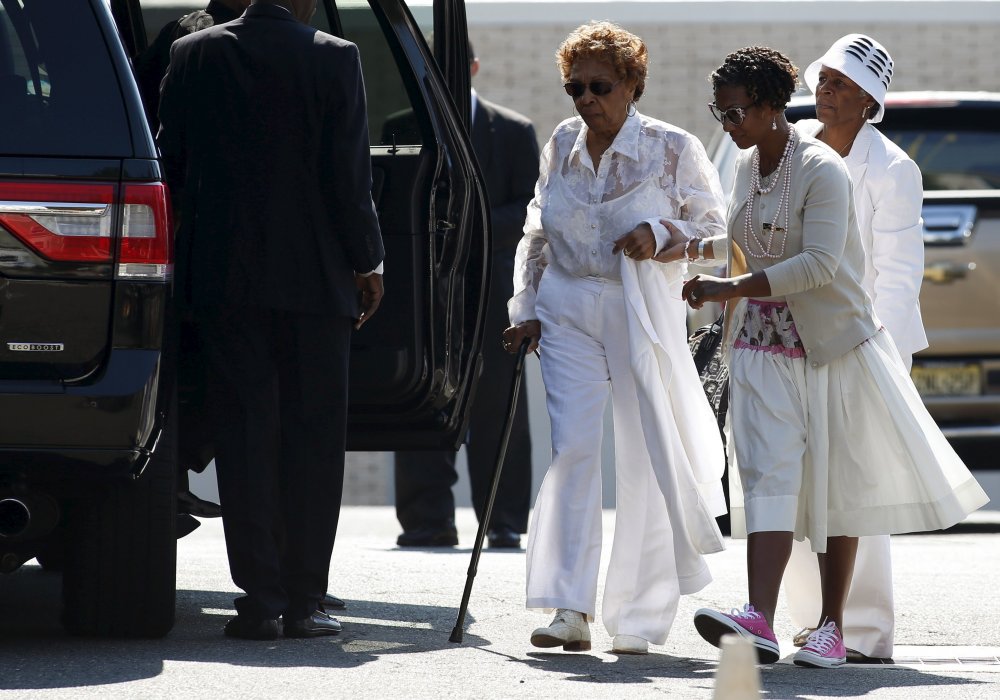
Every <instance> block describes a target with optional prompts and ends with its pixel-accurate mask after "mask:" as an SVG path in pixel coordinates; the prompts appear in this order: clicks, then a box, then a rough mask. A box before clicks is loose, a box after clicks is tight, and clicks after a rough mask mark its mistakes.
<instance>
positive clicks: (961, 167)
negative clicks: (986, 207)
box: [885, 129, 1000, 190]
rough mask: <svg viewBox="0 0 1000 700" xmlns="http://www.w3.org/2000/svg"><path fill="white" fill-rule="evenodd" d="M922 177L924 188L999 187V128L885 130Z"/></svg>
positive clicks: (974, 188)
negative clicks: (918, 167) (904, 152)
mask: <svg viewBox="0 0 1000 700" xmlns="http://www.w3.org/2000/svg"><path fill="white" fill-rule="evenodd" d="M885 135H886V136H888V137H889V138H890V139H892V140H893V141H894V142H895V143H896V144H897V145H898V146H899V147H900V148H902V149H903V150H904V151H906V154H907V155H908V156H910V158H912V159H913V160H914V161H915V162H916V164H917V165H918V166H920V172H921V173H923V176H924V189H925V190H1000V131H955V130H951V129H895V130H891V129H887V130H886V131H885Z"/></svg>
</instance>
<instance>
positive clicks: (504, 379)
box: [395, 251, 531, 532]
mask: <svg viewBox="0 0 1000 700" xmlns="http://www.w3.org/2000/svg"><path fill="white" fill-rule="evenodd" d="M513 270H514V256H513V251H510V252H507V253H499V254H497V255H495V256H494V259H493V270H492V280H493V289H492V290H491V292H490V295H489V299H488V302H487V309H486V336H485V338H484V339H483V372H482V375H481V376H480V377H479V381H478V385H477V387H476V396H475V399H474V401H473V403H472V409H471V417H470V420H469V433H468V435H467V436H466V440H465V448H466V452H467V455H468V459H469V482H470V485H471V487H472V504H473V507H474V508H475V510H476V517H477V518H478V519H479V520H482V516H483V512H484V511H485V509H486V501H487V499H488V498H489V493H490V484H491V482H492V480H493V467H494V465H495V463H496V451H497V447H498V446H499V444H500V438H501V436H502V433H503V426H504V421H505V420H506V419H507V402H508V400H509V398H510V385H511V380H512V379H513V377H514V356H513V355H511V354H509V353H508V352H506V351H505V350H504V349H503V346H502V343H501V334H502V333H503V330H504V329H505V328H506V327H507V326H508V325H510V324H509V323H508V315H507V300H508V299H510V296H511V292H512V288H513V282H512V280H513V276H514V275H513ZM395 479H396V517H397V519H398V520H399V524H400V525H402V526H403V529H404V530H416V529H420V528H423V527H441V526H443V525H445V524H447V523H449V522H450V521H453V520H454V518H455V497H454V495H453V494H452V491H451V487H452V486H453V485H454V484H455V482H456V481H458V473H457V472H456V471H455V452H453V451H451V450H445V451H441V450H431V451H412V452H397V453H396V465H395ZM530 508H531V432H530V430H529V426H528V400H527V392H526V391H525V387H524V386H523V385H522V387H521V392H520V396H519V397H518V403H517V408H516V410H515V414H514V423H513V426H512V427H511V433H510V441H509V443H508V445H507V457H506V459H505V460H504V466H503V473H502V475H501V478H500V484H499V486H498V488H497V496H496V501H495V502H494V506H493V516H492V518H491V519H490V525H489V527H490V528H496V527H500V526H506V527H509V528H511V529H512V530H514V531H516V532H527V531H528V511H529V509H530Z"/></svg>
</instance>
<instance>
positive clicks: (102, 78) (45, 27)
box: [0, 0, 132, 157]
mask: <svg viewBox="0 0 1000 700" xmlns="http://www.w3.org/2000/svg"><path fill="white" fill-rule="evenodd" d="M131 150H132V144H131V140H130V137H129V129H128V122H127V118H126V112H125V104H124V102H123V100H122V95H121V91H120V88H119V85H118V79H117V77H116V75H115V71H114V67H113V64H112V62H111V56H110V55H109V53H108V50H107V47H106V46H105V43H104V36H103V34H102V33H101V30H100V27H99V26H98V24H97V18H96V17H95V16H94V14H93V11H92V10H91V8H90V5H89V3H87V2H80V1H79V0H77V1H75V2H64V1H62V0H0V153H2V154H4V155H39V156H93V157H105V156H128V155H130V154H131Z"/></svg>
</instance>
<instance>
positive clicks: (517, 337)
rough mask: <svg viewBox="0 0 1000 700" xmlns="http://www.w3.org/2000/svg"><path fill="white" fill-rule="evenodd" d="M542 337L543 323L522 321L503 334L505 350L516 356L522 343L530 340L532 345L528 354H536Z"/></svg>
mask: <svg viewBox="0 0 1000 700" xmlns="http://www.w3.org/2000/svg"><path fill="white" fill-rule="evenodd" d="M541 337H542V322H541V321H522V322H521V323H519V324H517V325H516V326H511V327H510V328H508V329H507V330H505V331H504V332H503V349H504V350H506V351H507V352H509V353H510V354H511V355H516V354H517V350H518V348H520V347H521V343H522V342H524V339H525V338H528V339H530V341H531V344H530V345H528V352H534V351H535V349H536V348H537V347H538V341H539V339H541Z"/></svg>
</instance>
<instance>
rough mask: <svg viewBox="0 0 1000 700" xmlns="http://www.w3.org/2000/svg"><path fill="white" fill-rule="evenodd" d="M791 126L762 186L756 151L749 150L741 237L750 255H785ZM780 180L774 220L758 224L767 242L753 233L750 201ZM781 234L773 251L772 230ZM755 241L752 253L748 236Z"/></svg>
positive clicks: (761, 256)
mask: <svg viewBox="0 0 1000 700" xmlns="http://www.w3.org/2000/svg"><path fill="white" fill-rule="evenodd" d="M795 140H796V139H795V129H789V131H788V141H787V142H786V143H785V150H784V152H783V153H782V154H781V160H779V161H778V167H776V168H775V169H774V173H773V175H774V177H773V179H771V181H770V183H768V185H767V186H766V187H765V186H763V185H762V178H761V176H760V150H759V149H757V148H756V147H755V148H754V151H753V158H752V160H753V162H752V164H751V166H750V187H749V189H748V191H747V199H746V217H745V227H744V230H743V237H744V240H745V241H746V246H747V254H749V255H750V256H751V257H754V258H780V257H782V256H783V255H784V254H785V243H786V241H787V240H788V209H789V207H788V196H789V193H790V192H791V189H792V165H791V160H792V158H791V156H792V152H793V151H795ZM786 161H787V162H788V167H787V168H784V165H785V162H786ZM782 168H784V177H782ZM779 180H781V182H782V185H781V197H779V198H778V208H777V210H775V212H774V219H772V220H771V223H769V224H768V223H765V224H763V225H762V227H761V228H763V229H764V230H765V231H767V241H766V242H765V241H764V240H762V239H761V237H760V236H758V235H757V232H756V231H755V230H754V228H753V200H754V197H756V196H757V195H764V194H770V193H771V191H772V190H774V188H775V187H777V185H778V181H779ZM782 214H784V215H785V218H784V224H785V225H784V226H782V227H779V226H778V218H779V217H780V216H781V215H782ZM777 232H780V233H781V248H780V249H779V250H777V251H775V250H774V243H775V240H774V239H775V233H777ZM751 238H753V241H754V242H755V243H756V244H757V250H758V251H760V252H755V251H754V249H753V246H751V245H750V239H751Z"/></svg>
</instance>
